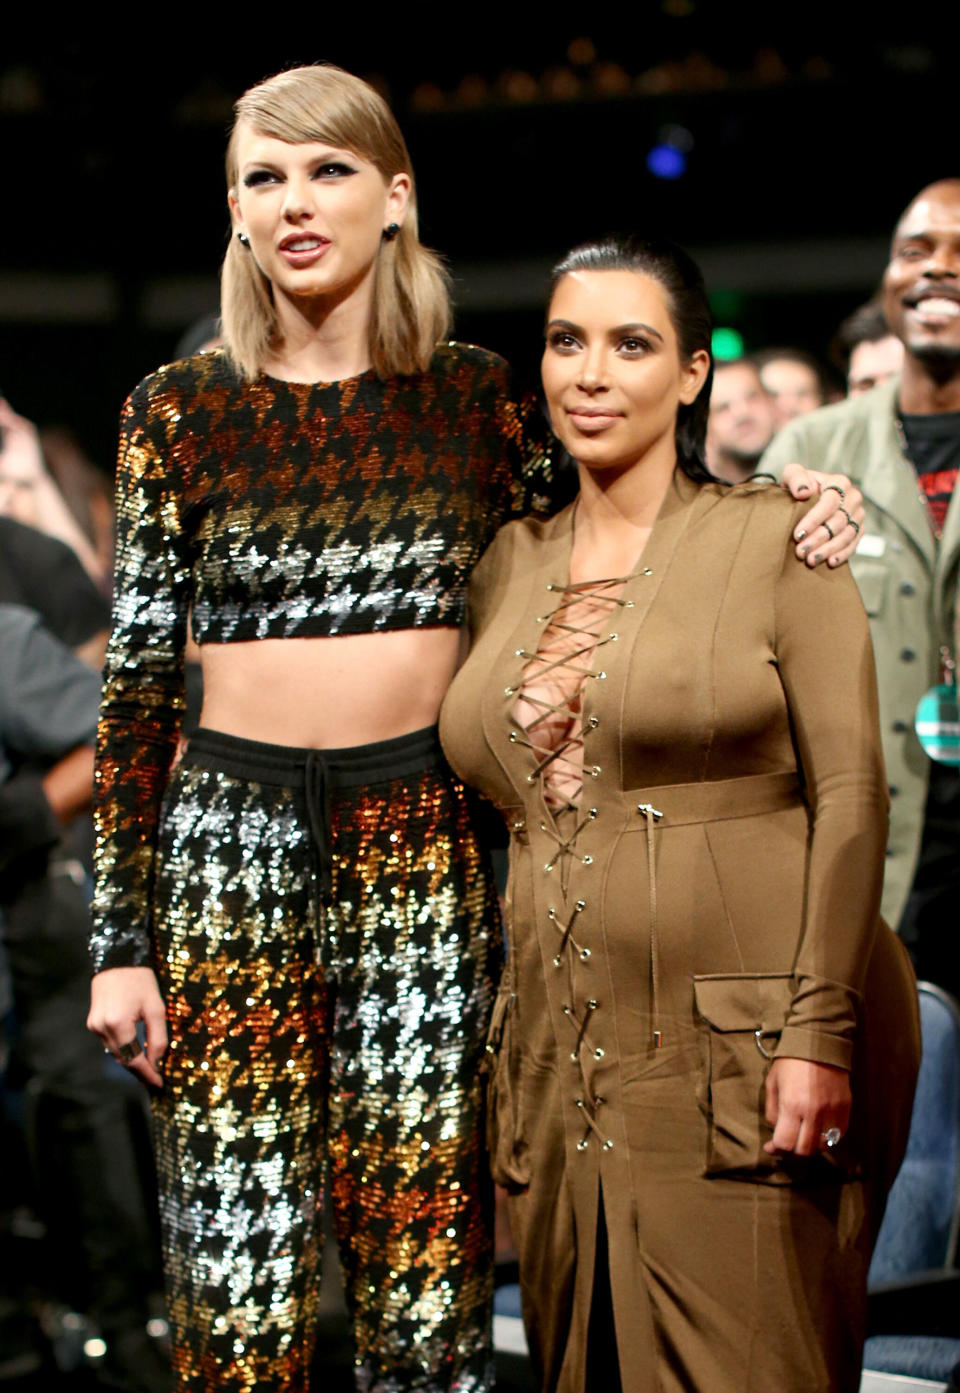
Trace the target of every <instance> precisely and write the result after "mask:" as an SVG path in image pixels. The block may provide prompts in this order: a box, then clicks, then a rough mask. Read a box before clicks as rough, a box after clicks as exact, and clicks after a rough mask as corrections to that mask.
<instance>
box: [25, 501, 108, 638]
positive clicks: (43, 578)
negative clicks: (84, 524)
mask: <svg viewBox="0 0 960 1393" xmlns="http://www.w3.org/2000/svg"><path fill="white" fill-rule="evenodd" d="M0 604H8V605H24V606H25V607H26V608H27V609H32V610H36V612H37V614H39V615H40V617H41V618H42V620H43V623H44V627H45V628H47V629H49V631H50V633H52V634H53V635H54V637H55V638H58V639H59V640H60V642H61V643H65V644H66V645H67V647H68V648H77V647H79V645H80V644H82V643H86V642H87V640H88V639H91V638H93V636H94V634H99V633H101V632H102V631H103V630H104V629H106V628H108V627H109V624H110V605H109V603H108V602H107V600H106V599H105V598H104V596H103V595H101V594H100V591H99V590H98V589H97V587H96V586H95V585H94V583H93V581H92V580H91V579H90V577H89V576H88V575H87V573H86V571H85V570H84V568H83V565H82V563H81V562H80V560H79V559H78V557H77V555H76V553H75V552H73V551H72V550H71V549H70V547H68V546H67V545H66V543H64V542H60V541H58V540H57V539H56V537H48V536H47V534H46V533H45V532H38V531H37V529H36V528H35V527H27V526H26V524H24V523H22V522H15V521H14V519H13V518H5V517H0Z"/></svg>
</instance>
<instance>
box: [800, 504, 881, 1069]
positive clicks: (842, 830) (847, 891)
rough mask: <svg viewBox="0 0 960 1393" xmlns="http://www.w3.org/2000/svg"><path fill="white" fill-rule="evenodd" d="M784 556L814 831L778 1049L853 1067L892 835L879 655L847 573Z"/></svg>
mask: <svg viewBox="0 0 960 1393" xmlns="http://www.w3.org/2000/svg"><path fill="white" fill-rule="evenodd" d="M800 513H802V508H800V509H798V510H796V513H795V515H794V519H793V520H794V523H795V522H796V519H797V517H798V516H799V515H800ZM784 558H785V559H784V562H783V565H782V568H781V571H780V576H779V580H778V581H777V585H776V595H775V605H776V654H777V662H778V665H779V671H780V678H781V682H782V684H783V688H784V691H785V694H786V699H787V704H788V708H789V712H790V719H791V723H792V728H793V733H794V738H795V741H796V747H797V753H798V758H799V762H800V766H801V769H802V773H803V778H804V782H805V787H806V796H807V800H808V803H809V805H810V808H811V810H812V815H813V824H812V834H811V844H810V850H809V862H808V875H807V886H806V905H805V923H804V929H803V935H802V939H801V943H800V948H799V952H798V954H797V959H796V964H795V973H796V978H797V983H798V985H797V990H796V994H795V996H794V1000H793V1005H792V1009H791V1012H790V1015H789V1017H788V1020H787V1024H786V1028H785V1029H784V1031H783V1034H782V1036H781V1040H780V1044H779V1047H778V1053H779V1054H781V1055H789V1056H795V1057H799V1058H805V1059H814V1060H817V1061H819V1062H820V1063H824V1064H834V1065H837V1066H839V1067H841V1068H849V1067H850V1063H851V1060H852V1053H853V1035H854V1030H855V1026H856V1021H857V1003H858V999H859V994H860V990H861V988H862V984H863V979H864V974H865V972H866V968H867V963H868V961H869V957H870V950H871V947H872V943H873V938H874V935H875V933H876V928H877V923H878V915H879V906H880V891H881V885H882V880H883V868H884V853H885V847H886V833H887V814H888V795H887V785H886V778H885V774H884V766H883V756H882V753H881V746H880V725H879V717H878V711H877V683H876V674H875V668H874V658H873V649H872V646H871V643H870V635H869V631H868V627H867V618H866V614H865V613H864V609H863V604H862V602H861V600H860V596H859V594H858V591H857V587H856V583H855V582H854V580H853V578H852V576H851V575H850V574H849V571H848V568H847V567H841V568H839V569H838V570H836V571H828V570H826V568H823V567H821V568H819V569H817V570H816V571H814V572H811V571H810V570H808V568H807V567H805V566H800V565H798V564H797V562H796V560H795V559H794V557H793V555H792V548H789V547H787V546H786V545H785V546H784Z"/></svg>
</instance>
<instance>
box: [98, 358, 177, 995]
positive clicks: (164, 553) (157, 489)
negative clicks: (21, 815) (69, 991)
mask: <svg viewBox="0 0 960 1393" xmlns="http://www.w3.org/2000/svg"><path fill="white" fill-rule="evenodd" d="M178 421H179V411H178V408H177V402H176V400H175V399H174V398H173V397H172V396H169V395H167V394H165V393H164V392H163V391H162V390H160V391H156V390H155V391H154V392H151V390H150V386H149V383H147V384H141V386H140V387H138V388H137V389H136V390H135V391H134V393H133V394H132V395H131V397H130V398H129V400H128V402H127V404H126V406H125V407H124V411H123V416H122V419H121V435H120V456H119V463H118V469H117V555H116V579H115V590H114V611H113V629H112V633H111V638H110V643H109V646H108V649H107V660H106V667H105V670H104V687H103V696H102V700H101V706H100V724H99V728H98V732H97V764H96V780H95V789H94V810H95V820H96V829H97V849H96V875H97V883H96V893H95V897H94V905H93V933H92V936H91V954H92V957H93V963H94V970H95V971H101V970H102V969H103V968H108V967H120V966H141V965H149V963H150V929H149V914H150V899H151V894H152V888H153V869H154V860H155V855H156V842H157V830H158V821H159V814H160V803H161V800H162V797H163V791H164V788H165V786H166V782H167V777H168V774H169V770H170V766H171V763H172V760H173V757H174V753H175V751H176V746H177V739H178V734H179V729H180V722H181V719H182V714H183V709H184V685H183V650H184V645H185V640H186V625H187V613H188V609H189V589H188V570H187V566H186V561H185V557H184V554H183V547H182V540H181V518H180V510H179V508H178V503H177V494H176V489H175V487H174V481H175V480H176V479H177V474H176V466H177V465H178V464H179V461H178V460H176V458H175V456H174V452H173V450H172V438H173V435H174V433H175V430H176V425H177V422H178Z"/></svg>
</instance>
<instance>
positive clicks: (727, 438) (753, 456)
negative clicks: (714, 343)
mask: <svg viewBox="0 0 960 1393" xmlns="http://www.w3.org/2000/svg"><path fill="white" fill-rule="evenodd" d="M776 429H777V423H776V411H775V408H774V402H773V398H772V397H771V396H770V393H769V392H768V391H767V390H766V388H765V387H764V385H763V383H762V382H761V381H760V373H759V371H758V370H757V367H756V364H755V363H754V362H753V361H752V360H751V359H749V358H733V359H730V360H729V361H727V362H723V361H721V362H718V363H716V364H715V366H714V369H713V388H712V390H711V393H710V416H709V422H708V426H707V464H708V466H709V468H710V471H711V473H713V474H715V475H716V476H717V478H718V479H726V480H727V482H728V483H730V484H739V483H742V482H743V480H744V479H749V478H750V476H751V475H752V474H754V473H755V472H756V469H757V466H758V464H759V463H760V457H761V456H762V454H763V452H764V450H765V449H766V448H767V446H768V445H769V444H770V441H771V440H772V439H773V437H774V433H775V432H776Z"/></svg>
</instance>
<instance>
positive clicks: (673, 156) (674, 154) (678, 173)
mask: <svg viewBox="0 0 960 1393" xmlns="http://www.w3.org/2000/svg"><path fill="white" fill-rule="evenodd" d="M647 169H649V171H650V173H651V174H652V175H653V177H654V178H655V179H682V178H683V176H684V174H686V172H687V157H686V155H685V154H684V153H683V151H682V150H678V149H677V147H676V146H675V145H655V146H654V147H653V149H652V150H651V151H650V153H649V155H648V156H647Z"/></svg>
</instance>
